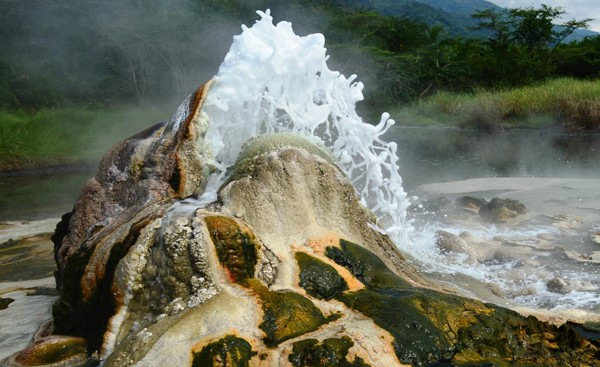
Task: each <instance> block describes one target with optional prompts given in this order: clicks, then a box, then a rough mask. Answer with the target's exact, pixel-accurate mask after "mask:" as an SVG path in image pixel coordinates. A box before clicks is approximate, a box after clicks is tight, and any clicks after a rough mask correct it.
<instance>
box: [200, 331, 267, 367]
mask: <svg viewBox="0 0 600 367" xmlns="http://www.w3.org/2000/svg"><path fill="white" fill-rule="evenodd" d="M255 355H256V352H253V351H252V346H251V345H250V343H248V342H247V341H246V340H244V339H242V338H238V337H236V336H234V335H227V336H225V337H224V338H222V339H219V340H217V341H216V342H214V343H210V344H208V345H206V346H204V347H203V348H202V349H201V350H200V352H197V353H194V359H193V360H192V367H213V366H227V367H247V366H248V365H249V363H250V359H252V357H253V356H255ZM217 361H220V362H217Z"/></svg>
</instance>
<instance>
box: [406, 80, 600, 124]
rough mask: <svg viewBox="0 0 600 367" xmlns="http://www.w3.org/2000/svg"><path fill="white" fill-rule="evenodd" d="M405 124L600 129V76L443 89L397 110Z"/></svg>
mask: <svg viewBox="0 0 600 367" xmlns="http://www.w3.org/2000/svg"><path fill="white" fill-rule="evenodd" d="M397 116H398V117H397V119H398V120H399V121H400V122H401V123H407V124H419V125H421V124H453V125H457V126H461V127H469V128H511V127H527V128H543V127H551V126H557V125H559V126H562V127H565V128H567V129H569V130H580V129H585V130H593V129H600V80H575V79H571V78H560V79H554V80H550V81H548V82H545V83H542V84H538V85H532V86H526V87H520V88H515V89H509V90H499V91H486V90H478V91H476V92H474V93H470V94H453V93H448V92H440V93H438V94H436V95H434V96H432V97H430V98H427V99H423V100H420V101H418V102H417V103H415V104H413V105H411V106H408V107H406V108H405V109H403V110H401V111H399V113H398V115H397Z"/></svg>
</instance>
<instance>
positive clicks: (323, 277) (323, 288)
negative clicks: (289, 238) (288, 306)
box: [296, 252, 348, 300]
mask: <svg viewBox="0 0 600 367" xmlns="http://www.w3.org/2000/svg"><path fill="white" fill-rule="evenodd" d="M296 261H297V262H298V266H299V267H300V283H299V285H300V287H302V288H303V289H304V290H306V292H307V293H308V294H309V295H311V296H312V297H315V298H318V299H325V300H328V299H331V298H333V297H334V296H335V295H336V294H338V293H340V292H343V291H345V290H347V289H348V284H346V281H345V280H344V278H342V277H341V276H340V275H339V274H338V272H337V271H336V270H335V268H334V267H333V266H331V265H329V264H326V263H324V262H322V261H321V260H319V259H317V258H315V257H313V256H310V255H308V254H306V253H304V252H297V253H296Z"/></svg>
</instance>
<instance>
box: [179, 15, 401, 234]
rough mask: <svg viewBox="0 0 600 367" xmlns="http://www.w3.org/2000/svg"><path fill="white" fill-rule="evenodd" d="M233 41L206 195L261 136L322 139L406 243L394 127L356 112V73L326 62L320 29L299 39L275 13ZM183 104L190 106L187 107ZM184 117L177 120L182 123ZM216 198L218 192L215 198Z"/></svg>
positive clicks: (220, 77)
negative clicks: (391, 139)
mask: <svg viewBox="0 0 600 367" xmlns="http://www.w3.org/2000/svg"><path fill="white" fill-rule="evenodd" d="M258 14H259V15H260V16H261V19H260V20H259V21H257V22H256V24H255V25H254V26H253V27H252V28H247V27H245V26H243V30H244V31H243V33H242V34H241V35H239V36H236V37H234V41H233V44H232V46H231V49H230V50H229V52H228V54H227V56H225V61H224V62H223V64H222V65H221V67H220V69H219V72H218V74H217V75H216V76H215V78H214V79H213V82H212V84H211V86H210V91H209V93H208V96H207V98H206V100H205V101H204V107H203V109H204V111H205V112H206V114H207V115H208V119H209V121H210V123H209V127H208V131H207V133H206V138H205V139H206V140H207V141H208V142H209V143H210V146H211V149H212V154H213V159H211V160H209V162H208V163H209V164H211V165H213V166H215V167H217V169H218V172H217V173H216V174H215V176H214V177H213V178H212V182H211V186H210V187H209V188H208V190H207V191H206V192H205V193H204V195H205V196H206V197H210V199H213V200H214V198H215V197H216V196H214V194H215V190H216V189H217V188H218V187H219V186H220V184H222V183H223V180H224V179H225V176H226V174H227V168H228V167H230V166H231V165H233V163H234V162H235V160H236V158H237V156H238V154H239V152H240V149H241V147H242V145H243V144H244V143H245V142H246V141H248V139H250V138H252V137H255V136H258V135H260V134H268V133H281V132H292V133H295V134H299V135H302V136H305V137H308V138H310V139H311V140H313V141H315V142H319V143H323V144H324V145H325V146H326V147H327V148H329V150H330V151H331V154H333V156H334V157H335V158H336V159H337V164H338V165H339V166H340V167H341V168H342V169H343V170H344V172H345V173H346V174H347V175H348V177H349V178H350V180H351V181H352V183H353V185H354V187H355V188H356V190H357V192H358V194H359V196H360V198H361V202H362V203H363V205H366V206H368V207H369V208H370V209H371V210H372V211H373V212H374V213H375V214H376V215H377V217H378V222H377V223H378V225H379V227H380V228H381V229H383V230H384V231H385V232H386V233H387V234H390V235H391V236H392V237H393V238H394V239H397V240H405V239H406V235H407V233H408V232H409V231H410V225H409V224H408V223H407V221H406V209H407V207H408V205H409V203H408V201H407V198H406V194H405V192H404V190H403V188H402V178H401V177H400V175H399V173H398V166H397V161H398V157H397V156H396V144H395V143H386V142H384V141H383V140H382V139H381V136H382V135H383V134H385V133H386V131H387V130H388V129H389V127H391V126H392V125H393V124H394V121H393V120H391V119H390V118H389V115H388V114H387V113H384V114H383V115H382V116H381V121H380V122H379V124H377V125H376V126H374V125H371V124H367V123H365V122H363V120H362V118H361V117H360V116H359V115H358V114H357V113H356V111H355V104H356V102H358V101H360V100H362V99H363V95H362V88H363V85H362V83H360V82H355V79H356V75H352V76H351V77H349V78H346V77H344V76H343V75H341V74H340V73H339V72H337V71H331V70H329V68H328V67H327V64H326V61H327V56H326V49H325V47H324V44H325V39H324V37H323V35H321V34H311V35H308V36H306V37H300V36H297V35H296V34H294V32H293V30H292V24H291V23H289V22H280V23H278V24H277V25H273V23H272V22H273V19H272V18H271V16H270V13H269V11H268V10H267V11H266V12H265V13H263V12H258ZM184 106H185V104H184ZM184 115H185V114H184V113H181V112H179V113H178V114H177V115H176V116H175V118H174V120H173V128H177V127H178V126H179V124H180V122H181V119H182V118H183V116H184ZM211 195H213V196H211Z"/></svg>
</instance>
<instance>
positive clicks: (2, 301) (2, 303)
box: [0, 298, 15, 310]
mask: <svg viewBox="0 0 600 367" xmlns="http://www.w3.org/2000/svg"><path fill="white" fill-rule="evenodd" d="M14 301H15V300H14V299H12V298H0V310H4V309H6V308H8V305H10V304H11V303H13V302H14Z"/></svg>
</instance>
